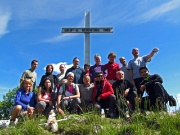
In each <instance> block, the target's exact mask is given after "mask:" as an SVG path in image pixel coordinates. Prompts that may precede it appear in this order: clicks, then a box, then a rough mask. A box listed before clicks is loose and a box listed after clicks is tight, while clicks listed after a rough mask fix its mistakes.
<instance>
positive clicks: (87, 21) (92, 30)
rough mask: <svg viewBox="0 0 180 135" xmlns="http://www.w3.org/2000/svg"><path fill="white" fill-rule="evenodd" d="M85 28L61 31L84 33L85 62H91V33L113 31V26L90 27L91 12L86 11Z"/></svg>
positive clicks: (63, 29)
mask: <svg viewBox="0 0 180 135" xmlns="http://www.w3.org/2000/svg"><path fill="white" fill-rule="evenodd" d="M84 26H85V27H84V28H62V31H61V33H84V35H85V38H84V64H90V33H113V27H90V12H89V11H86V12H85V23H84Z"/></svg>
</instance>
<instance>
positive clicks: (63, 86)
mask: <svg viewBox="0 0 180 135" xmlns="http://www.w3.org/2000/svg"><path fill="white" fill-rule="evenodd" d="M66 85H67V83H63V84H62V85H61V86H62V88H63V92H62V95H65V92H66ZM72 85H73V91H72V94H74V95H76V84H74V83H72Z"/></svg>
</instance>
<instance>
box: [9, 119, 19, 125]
mask: <svg viewBox="0 0 180 135" xmlns="http://www.w3.org/2000/svg"><path fill="white" fill-rule="evenodd" d="M17 123H18V118H16V119H15V120H11V121H10V125H11V126H16V125H17Z"/></svg>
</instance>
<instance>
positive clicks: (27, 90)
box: [11, 78, 35, 125]
mask: <svg viewBox="0 0 180 135" xmlns="http://www.w3.org/2000/svg"><path fill="white" fill-rule="evenodd" d="M32 88H33V83H32V81H31V79H26V78H25V79H24V80H22V81H21V84H20V88H19V89H18V90H17V92H16V98H15V105H14V107H13V109H12V112H11V121H12V122H13V124H14V125H16V124H17V120H18V119H17V117H18V115H19V114H20V113H23V112H25V111H26V112H27V115H28V117H32V116H33V112H34V106H35V94H34V92H32Z"/></svg>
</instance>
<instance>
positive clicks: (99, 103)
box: [92, 72, 116, 118]
mask: <svg viewBox="0 0 180 135" xmlns="http://www.w3.org/2000/svg"><path fill="white" fill-rule="evenodd" d="M92 101H93V104H94V107H95V109H96V110H97V111H98V112H99V113H100V110H101V109H105V108H109V113H108V114H107V117H109V118H114V117H115V113H114V112H115V109H116V97H115V95H114V91H113V88H112V85H111V84H110V83H109V82H108V81H107V80H106V78H105V77H104V74H103V72H99V73H97V76H96V78H95V82H94V91H93V95H92Z"/></svg>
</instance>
